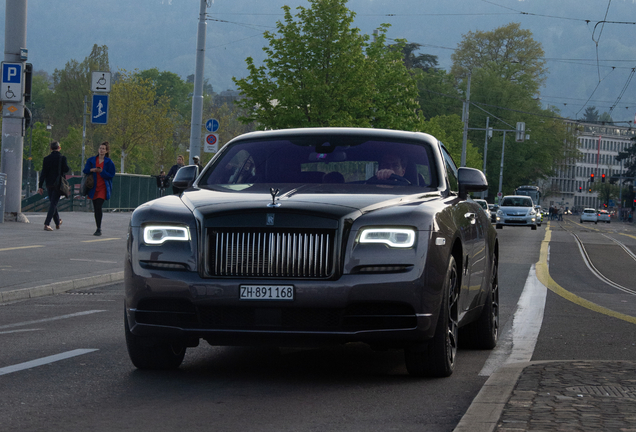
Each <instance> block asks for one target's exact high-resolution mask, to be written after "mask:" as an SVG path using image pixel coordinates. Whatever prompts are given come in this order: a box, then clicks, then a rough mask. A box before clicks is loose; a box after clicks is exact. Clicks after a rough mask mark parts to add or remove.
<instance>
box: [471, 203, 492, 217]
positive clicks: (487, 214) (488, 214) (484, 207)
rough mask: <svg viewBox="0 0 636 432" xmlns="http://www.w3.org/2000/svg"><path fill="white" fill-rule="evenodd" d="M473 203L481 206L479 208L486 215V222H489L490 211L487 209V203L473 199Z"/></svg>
mask: <svg viewBox="0 0 636 432" xmlns="http://www.w3.org/2000/svg"><path fill="white" fill-rule="evenodd" d="M473 201H475V202H476V203H477V204H479V205H480V206H481V208H482V209H483V210H484V213H486V216H488V220H491V215H490V209H489V208H488V201H486V200H484V199H475V200H473Z"/></svg>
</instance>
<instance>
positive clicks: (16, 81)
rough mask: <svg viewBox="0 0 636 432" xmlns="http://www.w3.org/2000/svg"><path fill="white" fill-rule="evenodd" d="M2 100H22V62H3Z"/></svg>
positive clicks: (0, 97) (0, 89)
mask: <svg viewBox="0 0 636 432" xmlns="http://www.w3.org/2000/svg"><path fill="white" fill-rule="evenodd" d="M0 93H1V96H0V100H2V101H3V102H20V101H21V100H22V63H5V62H2V84H1V85H0Z"/></svg>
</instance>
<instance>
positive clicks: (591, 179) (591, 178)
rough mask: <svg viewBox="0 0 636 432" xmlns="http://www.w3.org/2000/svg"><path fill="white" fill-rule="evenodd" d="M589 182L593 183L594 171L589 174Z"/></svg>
mask: <svg viewBox="0 0 636 432" xmlns="http://www.w3.org/2000/svg"><path fill="white" fill-rule="evenodd" d="M590 183H594V173H592V174H590Z"/></svg>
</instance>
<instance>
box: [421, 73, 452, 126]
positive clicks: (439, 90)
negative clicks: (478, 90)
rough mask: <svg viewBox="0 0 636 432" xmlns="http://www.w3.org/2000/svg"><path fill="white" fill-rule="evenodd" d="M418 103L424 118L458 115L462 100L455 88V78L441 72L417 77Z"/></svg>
mask: <svg viewBox="0 0 636 432" xmlns="http://www.w3.org/2000/svg"><path fill="white" fill-rule="evenodd" d="M417 80H418V81H417V86H418V90H419V97H418V101H419V104H420V109H421V110H422V114H423V115H424V117H425V118H427V119H430V118H432V117H435V116H438V115H452V114H459V113H461V111H462V102H461V100H460V99H462V98H463V96H462V94H461V92H460V91H459V89H457V87H456V86H455V77H454V76H452V75H450V74H448V73H446V72H445V71H443V70H429V71H427V72H424V73H421V74H419V75H418V76H417Z"/></svg>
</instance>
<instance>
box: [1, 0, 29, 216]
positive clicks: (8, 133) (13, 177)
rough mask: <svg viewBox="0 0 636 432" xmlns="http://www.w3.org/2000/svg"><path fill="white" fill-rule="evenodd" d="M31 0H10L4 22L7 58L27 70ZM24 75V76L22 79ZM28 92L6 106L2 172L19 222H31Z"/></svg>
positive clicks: (8, 209) (7, 206)
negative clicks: (25, 206)
mask: <svg viewBox="0 0 636 432" xmlns="http://www.w3.org/2000/svg"><path fill="white" fill-rule="evenodd" d="M26 29H27V0H7V1H6V5H5V24H4V61H6V62H11V63H21V64H22V71H23V72H24V67H25V63H26V62H25V60H26V56H23V55H22V50H23V49H24V50H25V49H26V46H27V45H26ZM23 81H24V75H23V76H22V82H23ZM23 121H24V94H22V95H20V100H19V101H15V102H6V103H4V104H3V108H2V164H1V165H0V172H2V173H5V174H6V175H7V185H6V192H7V193H6V201H5V208H4V209H3V210H4V212H6V213H13V214H15V217H16V220H17V221H18V222H28V219H26V217H25V216H24V215H23V214H22V151H23V145H24V142H23V137H22V125H23Z"/></svg>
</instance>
